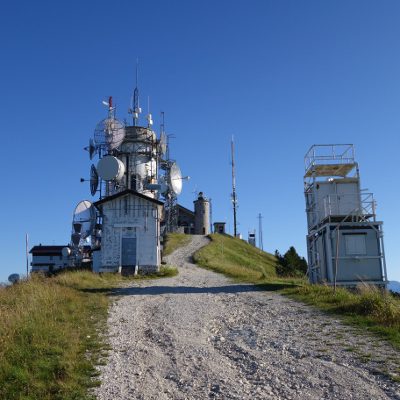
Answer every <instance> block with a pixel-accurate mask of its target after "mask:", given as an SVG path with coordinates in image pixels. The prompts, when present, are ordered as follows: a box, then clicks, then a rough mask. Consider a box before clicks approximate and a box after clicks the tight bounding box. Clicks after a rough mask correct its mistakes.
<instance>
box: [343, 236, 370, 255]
mask: <svg viewBox="0 0 400 400" xmlns="http://www.w3.org/2000/svg"><path fill="white" fill-rule="evenodd" d="M344 238H345V242H346V255H348V256H355V255H357V256H365V255H366V254H367V244H366V240H365V238H366V235H365V233H361V234H359V233H355V234H347V235H346V234H345V235H344Z"/></svg>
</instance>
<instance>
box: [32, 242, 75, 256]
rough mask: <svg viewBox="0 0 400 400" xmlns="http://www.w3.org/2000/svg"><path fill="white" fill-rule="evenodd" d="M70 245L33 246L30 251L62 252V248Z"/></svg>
mask: <svg viewBox="0 0 400 400" xmlns="http://www.w3.org/2000/svg"><path fill="white" fill-rule="evenodd" d="M67 246H68V245H63V246H42V245H41V244H40V245H39V246H33V247H32V248H31V250H30V251H29V253H31V254H33V253H35V254H61V252H62V249H63V248H64V247H67Z"/></svg>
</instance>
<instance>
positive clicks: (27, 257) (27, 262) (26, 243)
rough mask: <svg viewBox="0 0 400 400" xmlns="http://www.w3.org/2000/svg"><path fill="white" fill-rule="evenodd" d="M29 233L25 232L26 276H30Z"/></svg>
mask: <svg viewBox="0 0 400 400" xmlns="http://www.w3.org/2000/svg"><path fill="white" fill-rule="evenodd" d="M28 247H29V246H28V234H27V233H26V234H25V251H26V278H28V277H29V253H28Z"/></svg>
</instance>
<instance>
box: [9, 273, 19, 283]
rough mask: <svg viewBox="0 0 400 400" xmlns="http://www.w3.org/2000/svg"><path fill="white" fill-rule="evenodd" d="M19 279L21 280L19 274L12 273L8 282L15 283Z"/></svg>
mask: <svg viewBox="0 0 400 400" xmlns="http://www.w3.org/2000/svg"><path fill="white" fill-rule="evenodd" d="M19 280H20V276H19V274H11V275H10V276H9V277H8V282H10V283H13V284H14V283H18V282H19Z"/></svg>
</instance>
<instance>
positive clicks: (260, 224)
mask: <svg viewBox="0 0 400 400" xmlns="http://www.w3.org/2000/svg"><path fill="white" fill-rule="evenodd" d="M262 219H263V217H262V215H261V213H259V214H258V248H259V249H261V250H264V245H263V231H262Z"/></svg>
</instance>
